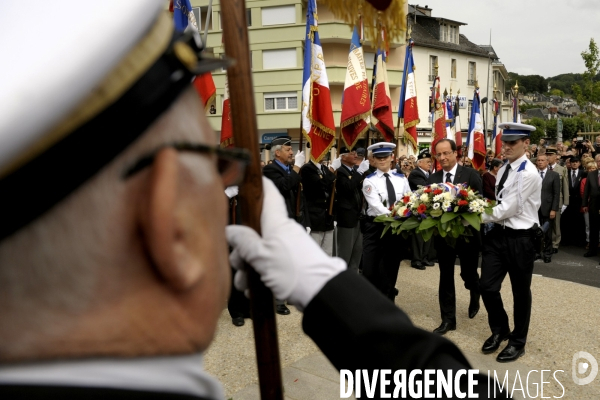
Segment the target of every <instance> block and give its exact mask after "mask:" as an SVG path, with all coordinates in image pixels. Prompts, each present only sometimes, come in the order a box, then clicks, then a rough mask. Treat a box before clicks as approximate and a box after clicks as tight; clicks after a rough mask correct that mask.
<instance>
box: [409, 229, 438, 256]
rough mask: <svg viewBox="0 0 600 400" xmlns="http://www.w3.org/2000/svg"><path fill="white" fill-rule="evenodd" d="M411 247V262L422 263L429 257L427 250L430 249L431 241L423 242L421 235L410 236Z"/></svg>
mask: <svg viewBox="0 0 600 400" xmlns="http://www.w3.org/2000/svg"><path fill="white" fill-rule="evenodd" d="M410 240H411V245H412V252H413V253H412V261H415V262H416V261H419V262H424V261H425V260H427V256H428V255H429V248H430V247H431V243H433V240H428V241H427V242H426V241H424V240H423V236H421V235H412V236H411V239H410Z"/></svg>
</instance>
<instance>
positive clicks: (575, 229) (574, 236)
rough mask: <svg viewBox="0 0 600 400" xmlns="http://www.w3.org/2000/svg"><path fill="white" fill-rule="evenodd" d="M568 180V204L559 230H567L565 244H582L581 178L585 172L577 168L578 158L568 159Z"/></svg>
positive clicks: (564, 238)
mask: <svg viewBox="0 0 600 400" xmlns="http://www.w3.org/2000/svg"><path fill="white" fill-rule="evenodd" d="M568 161H569V169H568V171H567V174H568V182H569V205H568V206H567V209H566V210H565V212H564V216H563V219H562V224H563V225H562V226H561V231H563V232H568V233H569V234H568V235H565V236H564V237H563V238H562V240H563V242H565V243H567V244H574V245H577V246H582V245H583V232H584V230H583V227H584V221H583V216H582V215H581V212H580V210H581V193H580V190H579V189H580V186H581V180H582V179H583V178H584V177H585V176H586V172H585V171H584V170H582V169H580V168H579V166H580V162H579V158H577V157H571V158H570V159H569V160H568Z"/></svg>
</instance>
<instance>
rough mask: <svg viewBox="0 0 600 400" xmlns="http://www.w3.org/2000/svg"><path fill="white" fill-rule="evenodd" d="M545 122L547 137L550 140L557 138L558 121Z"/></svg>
mask: <svg viewBox="0 0 600 400" xmlns="http://www.w3.org/2000/svg"><path fill="white" fill-rule="evenodd" d="M545 122H546V136H547V137H549V138H556V137H557V134H558V129H557V127H556V124H557V122H558V119H549V120H547V121H545ZM563 139H564V137H563Z"/></svg>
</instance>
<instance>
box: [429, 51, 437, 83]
mask: <svg viewBox="0 0 600 400" xmlns="http://www.w3.org/2000/svg"><path fill="white" fill-rule="evenodd" d="M437 65H438V58H437V56H429V81H430V82H433V80H434V79H435V77H436V75H437V74H436V69H437Z"/></svg>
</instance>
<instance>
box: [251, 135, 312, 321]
mask: <svg viewBox="0 0 600 400" xmlns="http://www.w3.org/2000/svg"><path fill="white" fill-rule="evenodd" d="M271 151H272V152H273V156H274V158H273V163H272V164H268V165H265V167H264V168H263V169H262V171H263V175H264V176H265V177H267V178H269V179H270V180H272V181H273V183H274V184H275V187H276V188H277V189H278V190H279V193H281V195H282V196H283V198H284V200H285V205H286V208H287V212H288V217H289V218H292V219H294V220H295V221H296V222H298V223H300V224H301V225H302V226H304V227H305V228H308V229H307V230H310V228H309V226H310V219H309V215H308V212H307V210H306V202H305V200H304V194H303V193H302V185H301V178H300V174H299V172H300V168H301V167H302V165H304V161H305V156H304V152H301V151H298V154H296V157H294V152H293V151H292V139H291V138H290V137H289V136H279V137H277V138H275V139H273V141H272V142H271ZM298 199H299V200H300V205H299V206H298ZM275 303H276V305H275V310H276V311H277V314H280V315H288V314H289V313H290V310H289V308H287V307H286V305H285V302H284V301H283V300H280V299H277V300H276V301H275Z"/></svg>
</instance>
